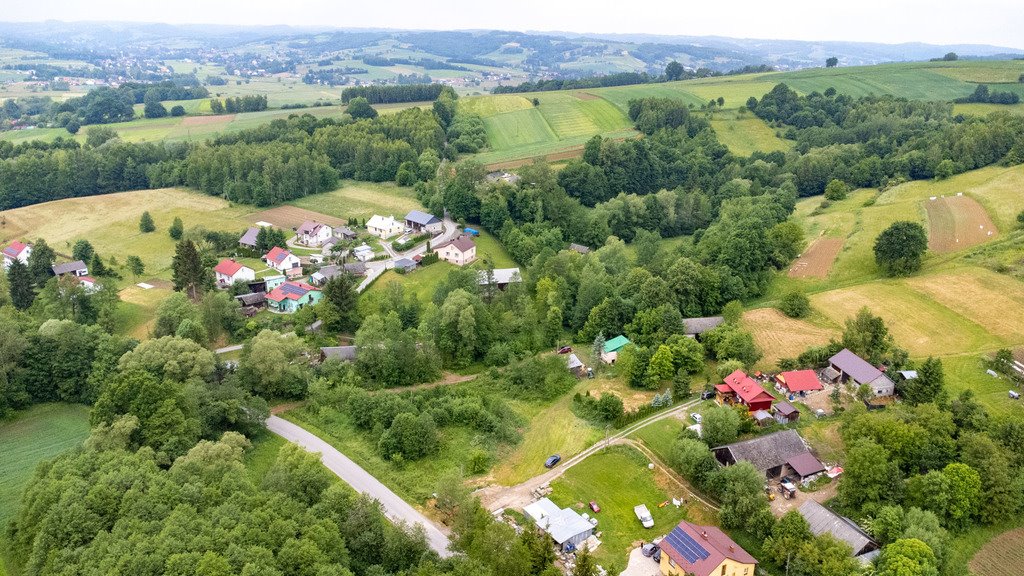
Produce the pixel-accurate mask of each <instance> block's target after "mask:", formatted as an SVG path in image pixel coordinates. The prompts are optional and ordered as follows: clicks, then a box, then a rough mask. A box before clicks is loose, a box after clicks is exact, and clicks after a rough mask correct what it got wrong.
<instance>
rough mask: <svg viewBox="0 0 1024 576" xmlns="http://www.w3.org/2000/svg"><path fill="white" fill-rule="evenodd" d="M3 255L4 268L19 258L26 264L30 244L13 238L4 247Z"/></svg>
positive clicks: (30, 251) (29, 254)
mask: <svg viewBox="0 0 1024 576" xmlns="http://www.w3.org/2000/svg"><path fill="white" fill-rule="evenodd" d="M3 255H4V270H7V269H8V268H10V266H11V264H13V263H14V261H15V260H19V261H21V263H22V264H25V265H28V257H29V256H31V255H32V245H31V244H25V243H24V242H18V241H17V240H15V241H14V242H11V243H10V244H8V245H7V246H5V247H4V249H3Z"/></svg>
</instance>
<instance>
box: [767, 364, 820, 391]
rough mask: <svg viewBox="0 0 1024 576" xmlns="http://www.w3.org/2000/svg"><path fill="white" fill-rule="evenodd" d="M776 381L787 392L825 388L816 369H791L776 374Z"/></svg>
mask: <svg viewBox="0 0 1024 576" xmlns="http://www.w3.org/2000/svg"><path fill="white" fill-rule="evenodd" d="M775 382H777V383H778V384H779V386H780V387H781V388H782V389H783V390H784V391H785V392H786V393H787V394H806V393H807V392H815V391H817V390H822V389H824V386H822V385H821V381H820V380H818V374H817V373H815V371H814V370H790V371H788V372H782V373H780V374H776V375H775Z"/></svg>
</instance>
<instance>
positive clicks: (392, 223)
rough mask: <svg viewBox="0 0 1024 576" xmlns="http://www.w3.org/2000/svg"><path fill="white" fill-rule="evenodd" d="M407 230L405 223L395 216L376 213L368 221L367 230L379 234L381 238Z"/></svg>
mask: <svg viewBox="0 0 1024 576" xmlns="http://www.w3.org/2000/svg"><path fill="white" fill-rule="evenodd" d="M404 230H405V224H403V223H402V222H399V221H398V220H395V217H394V216H388V217H387V218H385V217H384V216H378V215H377V214H374V215H373V217H372V218H370V219H369V220H368V221H367V222H366V231H367V232H369V233H370V234H373V235H374V236H377V237H378V238H380V239H381V240H384V239H387V238H390V237H392V236H394V235H396V234H401V233H402V232H403V231H404Z"/></svg>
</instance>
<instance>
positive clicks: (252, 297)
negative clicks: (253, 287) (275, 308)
mask: <svg viewBox="0 0 1024 576" xmlns="http://www.w3.org/2000/svg"><path fill="white" fill-rule="evenodd" d="M235 300H238V302H239V303H240V304H241V305H242V314H244V315H245V316H246V317H247V318H248V317H252V316H255V315H256V313H257V312H259V311H260V310H261V309H263V308H266V307H267V294H266V293H265V292H250V293H249V294H241V295H239V296H235Z"/></svg>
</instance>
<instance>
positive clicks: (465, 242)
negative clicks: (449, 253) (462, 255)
mask: <svg viewBox="0 0 1024 576" xmlns="http://www.w3.org/2000/svg"><path fill="white" fill-rule="evenodd" d="M449 244H450V245H452V246H455V249H456V250H458V251H459V252H468V251H469V250H471V249H472V248H475V247H476V243H475V242H473V239H472V238H470V237H469V235H468V234H462V235H461V236H459V237H457V238H455V239H453V240H449V241H447V242H445V243H444V244H441V245H440V246H436V247H435V248H434V250H435V251H437V250H440V249H441V248H444V247H446V246H448V245H449Z"/></svg>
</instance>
